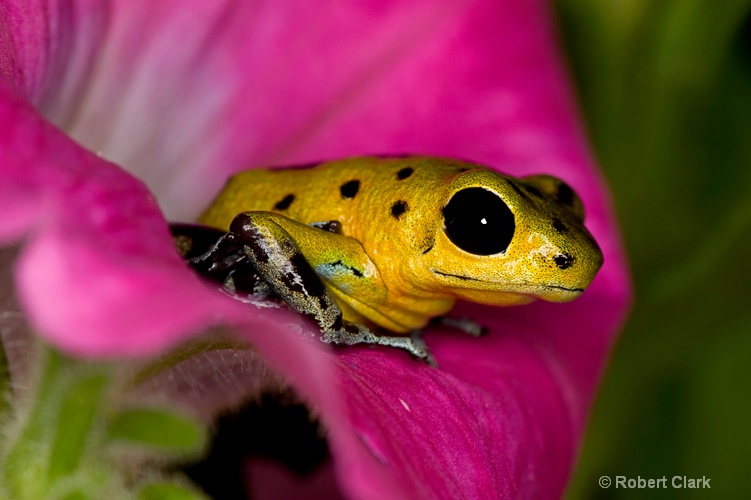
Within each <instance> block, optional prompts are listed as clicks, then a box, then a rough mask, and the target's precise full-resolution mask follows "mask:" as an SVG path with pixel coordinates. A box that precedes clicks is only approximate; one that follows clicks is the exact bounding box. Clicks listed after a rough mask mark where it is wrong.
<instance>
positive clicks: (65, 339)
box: [0, 0, 629, 498]
mask: <svg viewBox="0 0 751 500" xmlns="http://www.w3.org/2000/svg"><path fill="white" fill-rule="evenodd" d="M209 4H210V5H209ZM39 5H41V4H39ZM61 5H62V4H61ZM61 5H57V4H55V9H53V15H51V16H50V17H49V18H47V19H46V21H47V22H48V23H49V24H48V25H45V23H44V22H42V21H38V20H39V19H43V18H44V16H40V14H39V12H41V10H38V11H36V14H35V15H34V16H32V17H33V18H34V19H35V20H37V22H35V23H32V26H33V27H36V28H38V29H39V30H42V31H44V30H46V31H45V33H47V34H48V35H49V36H50V39H51V40H52V43H50V44H48V45H45V44H44V43H41V42H40V40H44V39H45V36H42V35H44V33H42V34H41V35H40V33H39V31H35V30H34V29H30V28H29V29H27V27H26V26H25V25H23V26H22V24H23V23H20V21H19V20H20V19H23V18H24V15H25V14H28V12H25V11H23V9H18V8H11V9H10V10H9V12H10V14H8V13H7V12H5V13H4V14H5V15H6V26H8V27H9V28H10V33H11V34H12V36H11V37H10V39H11V41H12V42H13V43H7V44H6V46H8V47H10V49H9V50H8V51H5V52H3V51H0V53H1V54H4V55H3V57H4V59H3V58H0V68H1V69H2V70H3V74H4V75H5V76H6V79H7V80H8V81H9V82H10V83H11V84H12V85H13V86H14V87H15V88H16V89H17V91H19V92H20V93H21V94H22V95H23V96H25V97H28V98H30V99H31V100H32V102H34V104H35V105H36V106H37V107H38V108H39V109H40V110H41V111H42V112H43V113H44V114H45V115H46V116H47V117H49V118H50V119H51V120H52V121H53V122H54V123H57V124H58V125H60V126H62V127H64V129H65V130H66V131H67V132H68V133H70V134H71V135H72V136H73V137H75V138H76V139H77V140H79V141H81V142H82V143H83V144H85V145H86V146H87V147H89V148H90V149H91V150H92V151H96V152H100V153H102V154H103V155H105V156H106V157H108V158H111V159H114V160H116V161H117V162H118V163H120V164H123V165H125V166H127V167H129V168H130V169H132V170H133V171H134V172H137V173H138V174H139V175H140V176H142V177H143V178H144V179H145V180H146V181H147V182H148V183H149V185H150V186H151V187H152V188H153V189H154V191H155V192H156V193H157V194H158V195H159V200H160V203H161V204H162V205H163V206H164V207H165V209H166V210H167V211H168V213H169V214H171V215H173V216H180V217H189V216H191V215H193V214H195V213H197V211H199V210H200V209H201V207H202V205H203V203H202V201H207V200H209V199H210V198H211V196H212V195H213V193H214V191H215V189H216V188H218V186H219V185H220V184H221V183H222V182H223V181H224V179H225V177H226V175H227V173H229V172H231V171H235V170H238V169H240V168H244V167H247V166H250V165H262V164H284V163H290V162H294V161H309V160H315V159H319V158H327V157H333V156H346V155H351V154H362V153H371V152H381V153H382V152H420V153H432V154H441V155H450V156H459V157H464V158H469V159H473V160H477V161H481V162H484V163H487V164H490V165H493V166H495V167H498V168H499V169H500V170H503V171H506V172H509V173H511V174H515V175H524V174H528V173H533V172H548V173H551V174H554V175H558V176H560V177H562V178H564V179H565V180H567V182H569V183H570V184H571V185H572V186H573V187H574V188H575V189H576V190H577V191H578V192H579V194H580V195H581V196H582V198H583V200H584V203H585V206H586V208H587V211H588V218H587V225H588V227H589V228H590V230H591V231H592V233H593V234H594V235H595V237H596V239H597V240H598V242H599V243H600V245H601V247H602V249H603V252H604V254H605V266H604V267H603V269H602V271H601V272H600V275H599V276H598V277H597V279H596V280H595V282H594V284H593V285H592V287H591V288H590V289H589V290H588V291H587V292H586V294H585V295H584V296H583V297H582V298H581V299H579V300H577V301H576V302H574V303H572V304H566V305H552V304H534V305H531V306H526V307H523V308H518V309H507V310H499V309H491V308H486V307H480V306H475V305H462V306H461V307H460V310H459V312H460V313H464V314H467V315H470V316H472V317H473V318H475V319H477V320H479V321H481V322H482V323H484V324H486V325H488V326H490V327H491V334H490V335H489V336H488V337H486V338H483V339H479V340H477V339H469V338H465V337H462V336H461V335H457V334H455V333H450V334H449V333H443V332H441V333H438V332H436V333H431V334H429V335H428V337H427V340H428V342H429V344H430V345H431V347H432V348H433V350H434V352H435V354H436V356H437V358H438V361H439V364H440V369H439V370H433V369H429V368H428V367H425V366H423V365H421V364H419V363H415V362H413V361H411V360H409V359H408V358H406V357H405V356H404V355H402V354H401V353H396V352H391V351H388V350H376V351H373V350H370V349H351V350H348V351H346V352H345V353H344V354H342V355H338V356H335V357H332V358H329V355H325V354H323V353H321V352H320V351H317V350H315V349H312V348H311V347H310V345H309V344H308V343H307V342H299V339H295V338H292V337H290V335H289V333H288V332H285V328H280V327H278V326H276V327H275V326H274V323H273V322H274V321H276V320H277V319H278V318H277V316H278V315H270V316H266V315H263V316H262V315H260V314H259V313H258V312H257V311H256V310H255V309H252V308H250V307H239V306H238V305H237V304H233V303H230V302H228V301H225V300H220V299H219V298H217V296H216V294H213V293H211V292H210V291H209V290H207V289H205V288H204V287H203V285H202V284H200V283H199V282H198V280H197V279H196V278H195V277H193V276H192V275H190V273H187V272H186V271H185V269H184V268H183V267H182V264H181V263H180V262H179V259H177V257H176V255H175V254H174V252H173V251H172V249H171V248H170V241H169V237H168V235H167V233H166V229H165V227H164V221H163V219H162V218H161V216H160V215H159V213H158V211H157V210H156V207H155V205H154V204H153V203H152V202H150V201H149V199H148V197H147V194H146V191H145V190H144V188H143V186H142V185H141V184H140V183H138V182H137V181H135V180H134V179H132V178H130V177H128V176H127V175H124V174H123V173H122V172H120V171H118V170H117V169H116V168H115V167H113V166H112V165H110V164H107V163H105V162H103V161H102V160H100V159H98V158H96V157H95V156H93V155H90V154H87V153H85V152H83V151H82V150H80V149H79V148H77V147H75V145H74V144H73V143H72V142H71V141H69V140H68V139H66V138H65V137H63V136H62V135H61V134H59V133H58V132H56V131H55V130H53V129H52V128H51V127H49V126H48V125H46V124H44V123H43V122H42V121H41V120H40V119H39V118H38V117H37V116H35V115H34V114H33V112H31V110H29V109H28V107H26V105H24V104H23V103H22V101H21V100H20V99H19V98H18V97H17V96H16V95H15V94H14V93H13V92H12V91H11V90H10V89H9V88H8V87H7V86H5V87H1V88H0V90H2V94H0V136H2V138H1V139H0V140H2V141H3V144H0V147H1V148H2V149H1V150H0V200H2V202H0V203H2V208H3V210H4V213H8V214H11V215H12V217H11V220H9V221H2V222H0V238H5V239H6V240H9V239H15V238H17V237H18V236H20V235H21V234H26V235H27V238H28V242H29V246H28V248H27V249H26V251H25V252H24V255H23V257H22V260H21V264H20V266H19V269H18V272H17V276H18V287H19V293H20V294H21V295H22V298H23V299H24V305H25V307H26V309H27V312H28V313H29V316H30V318H31V319H32V320H33V321H34V324H35V325H36V326H37V327H38V328H39V330H40V333H43V334H45V335H47V336H48V337H49V338H51V339H53V340H54V341H56V342H58V343H60V344H61V345H64V346H67V347H68V348H69V349H74V350H76V351H78V352H82V353H89V354H100V355H101V354H109V355H112V354H138V353H146V352H151V351H153V350H154V349H160V348H164V347H166V346H168V345H171V344H172V343H173V342H174V341H176V340H178V339H180V338H184V337H185V336H187V335H189V334H191V333H192V332H191V331H190V329H191V326H192V328H194V329H196V330H197V329H200V328H202V327H204V326H206V325H208V324H212V323H216V322H227V323H233V324H240V323H246V322H252V324H253V325H254V327H255V328H254V329H252V330H251V329H250V328H245V330H246V331H247V332H248V335H250V336H251V338H252V339H253V342H254V345H256V346H257V347H258V348H259V349H260V350H261V351H262V352H264V353H265V354H266V355H267V356H268V357H269V359H270V360H271V361H272V363H274V364H275V365H276V366H277V368H278V369H279V370H280V372H281V373H283V374H284V375H285V376H286V377H288V378H289V379H290V380H291V381H292V382H293V384H295V386H296V387H297V388H298V389H299V390H300V392H301V394H302V395H303V396H305V397H307V398H308V399H309V400H310V401H311V403H312V405H313V406H314V407H315V408H316V410H317V411H318V412H319V413H320V414H321V416H322V419H323V420H324V422H325V423H326V424H327V427H328V429H329V432H330V439H331V443H332V448H333V451H334V455H335V459H336V464H337V470H338V474H339V479H340V482H341V484H342V485H343V487H344V489H345V491H346V492H347V493H348V494H350V495H352V496H354V497H363V498H365V497H389V498H407V497H413V496H423V497H443V498H449V497H467V498H483V497H487V498H496V497H499V496H501V497H518V496H522V497H543V498H547V497H551V496H558V495H560V492H561V491H562V489H563V487H564V485H565V482H566V479H567V477H568V475H569V473H570V469H571V464H572V460H573V458H574V456H575V454H576V448H577V445H578V442H579V440H580V436H581V433H582V430H583V426H584V421H585V418H586V413H587V411H588V408H589V406H590V403H591V399H592V397H593V394H594V390H595V387H596V384H597V380H598V379H599V375H600V372H601V370H602V367H603V363H604V360H605V357H606V354H607V350H608V349H609V347H610V345H611V344H612V341H613V338H614V335H615V332H616V331H617V328H618V325H619V324H620V322H621V321H622V319H623V316H624V314H625V311H626V309H627V304H628V296H629V284H628V279H627V275H626V265H625V259H624V256H623V253H622V250H621V245H620V241H619V238H618V234H617V229H616V224H615V222H614V218H613V215H612V212H611V210H610V208H609V200H608V197H607V193H606V189H605V187H604V185H603V183H602V181H601V179H600V178H599V175H598V174H597V172H596V170H595V168H594V166H593V164H592V161H591V158H590V155H589V152H588V149H587V146H586V144H585V143H584V141H583V138H582V134H581V132H580V129H579V125H578V123H577V121H576V113H575V109H574V107H573V105H572V103H571V98H570V92H569V89H568V88H567V85H566V82H565V79H564V77H563V72H562V69H561V67H560V64H559V62H558V60H557V54H556V53H555V50H554V47H555V40H554V37H553V34H552V30H551V26H550V23H549V20H548V12H547V8H546V7H545V5H544V4H543V3H542V2H510V1H508V0H507V1H504V2H491V1H481V2H467V3H458V4H457V3H445V2H444V3H440V4H436V3H434V2H429V1H427V0H425V1H419V0H418V1H412V0H410V1H406V0H404V1H402V2H398V1H395V2H392V3H384V2H378V3H376V2H375V1H373V2H372V3H369V2H358V3H354V4H350V3H338V2H331V3H330V4H326V3H323V2H314V3H310V2H302V1H301V2H289V3H287V4H278V3H269V4H256V3H251V2H248V3H237V2H226V3H219V2H217V3H213V2H212V3H207V2H200V1H196V2H186V1H182V2H179V3H177V1H176V0H175V7H173V6H172V4H170V3H169V2H168V1H164V2H158V3H157V4H154V2H146V1H145V0H135V1H128V2H126V1H121V2H113V3H112V4H111V5H112V10H111V11H109V12H103V11H98V10H96V9H95V8H94V7H92V6H90V5H89V3H88V2H86V3H84V2H82V3H79V4H74V6H73V7H70V10H66V8H65V7H63V6H61ZM196 9H198V10H196ZM63 14H64V15H63ZM14 16H15V17H14ZM66 16H68V17H67V18H66ZM7 19H10V21H7ZM50 20H51V21H50ZM66 21H67V22H66ZM65 41H67V42H66V43H64V42H65ZM42 47H52V49H48V52H47V53H44V51H43V50H42V49H41V48H42ZM53 49H54V50H53ZM8 54H10V56H8ZM67 61H69V62H70V63H69V64H65V63H64V62H67ZM92 71H95V75H94V78H90V77H89V76H88V74H89V73H90V72H92ZM6 182H7V184H6ZM185 200H190V203H186V201H185ZM6 208H7V210H6ZM61 298H64V302H63V301H62V300H61ZM60 304H62V305H60ZM113 318H117V321H113ZM262 329H263V330H265V329H268V330H266V331H268V332H273V333H274V335H275V336H272V335H265V334H264V333H265V332H264V331H262ZM332 362H333V363H332ZM332 364H333V367H332ZM332 368H335V369H337V370H338V371H339V376H338V377H337V378H332V376H331V373H332V372H331V370H332Z"/></svg>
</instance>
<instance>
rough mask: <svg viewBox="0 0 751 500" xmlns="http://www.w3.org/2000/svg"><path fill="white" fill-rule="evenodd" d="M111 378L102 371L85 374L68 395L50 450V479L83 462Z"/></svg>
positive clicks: (71, 471)
mask: <svg viewBox="0 0 751 500" xmlns="http://www.w3.org/2000/svg"><path fill="white" fill-rule="evenodd" d="M107 381H108V380H107V377H105V376H103V375H100V374H95V375H90V376H82V377H80V378H79V379H78V380H74V381H73V382H72V383H71V385H70V387H69V388H68V389H67V391H66V393H65V394H64V396H63V400H62V401H61V404H60V409H59V411H58V418H57V422H56V424H57V425H56V428H55V435H54V438H53V441H52V450H51V452H50V464H49V470H48V476H49V479H50V482H53V481H55V480H56V479H58V478H60V477H62V476H64V475H67V474H71V473H73V472H74V471H75V470H76V469H77V468H78V466H79V464H80V463H81V459H82V457H83V454H84V451H85V448H86V444H87V442H88V441H89V440H90V435H91V430H92V424H93V422H94V418H95V417H96V415H97V413H98V411H99V410H100V408H101V404H102V393H103V391H104V389H105V388H106V387H107Z"/></svg>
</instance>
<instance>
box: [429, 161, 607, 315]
mask: <svg viewBox="0 0 751 500" xmlns="http://www.w3.org/2000/svg"><path fill="white" fill-rule="evenodd" d="M444 192H445V193H446V198H445V200H443V205H442V211H441V215H442V224H438V227H436V229H435V231H436V233H435V243H434V248H432V249H431V251H430V252H427V253H426V254H425V255H424V256H423V257H424V258H425V260H423V265H424V266H425V265H426V267H427V269H429V271H430V272H431V273H432V275H433V278H434V279H435V280H437V284H438V286H440V287H442V288H444V289H445V288H449V289H451V291H452V293H454V294H455V295H457V296H458V297H460V298H464V299H467V300H471V301H473V302H480V303H485V304H494V305H510V304H520V303H526V302H530V301H531V300H533V299H535V298H540V299H543V300H548V301H553V302H566V301H569V300H572V299H574V298H576V297H577V296H579V295H580V294H581V293H582V292H583V291H584V289H585V288H587V286H589V284H590V283H591V282H592V280H593V279H594V277H595V274H596V273H597V271H598V270H599V269H600V266H601V265H602V260H603V259H602V253H601V252H600V249H599V247H598V246H597V243H596V242H595V240H594V239H593V238H592V236H591V235H590V234H589V231H587V229H586V228H585V227H584V209H583V206H582V202H581V200H580V199H579V197H578V196H577V195H576V193H575V192H574V191H573V190H572V189H571V188H570V187H569V186H568V185H567V184H565V183H564V182H563V181H561V180H559V179H557V178H555V177H551V176H548V175H536V176H531V177H525V178H522V179H515V178H511V177H506V176H504V175H501V174H499V173H497V172H494V171H492V170H487V169H477V168H475V169H471V170H469V171H466V172H463V173H459V174H457V175H456V176H454V177H453V178H452V179H450V180H449V182H448V186H447V190H446V191H444Z"/></svg>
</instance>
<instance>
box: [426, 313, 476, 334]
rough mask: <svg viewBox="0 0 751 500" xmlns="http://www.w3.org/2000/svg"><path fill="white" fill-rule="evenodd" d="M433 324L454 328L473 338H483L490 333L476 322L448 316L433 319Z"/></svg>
mask: <svg viewBox="0 0 751 500" xmlns="http://www.w3.org/2000/svg"><path fill="white" fill-rule="evenodd" d="M431 323H433V324H434V325H442V326H447V327H449V328H454V329H456V330H460V331H462V332H464V333H466V334H468V335H471V336H473V337H482V336H483V335H486V334H487V333H488V331H489V330H488V327H486V326H483V325H481V324H479V323H477V322H476V321H472V320H471V319H469V318H450V317H448V316H439V317H437V318H433V320H432V321H431Z"/></svg>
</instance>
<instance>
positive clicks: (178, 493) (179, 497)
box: [138, 482, 208, 500]
mask: <svg viewBox="0 0 751 500" xmlns="http://www.w3.org/2000/svg"><path fill="white" fill-rule="evenodd" d="M205 499H208V497H207V496H206V495H204V494H203V493H201V492H199V491H197V490H195V489H192V488H189V487H186V486H183V485H179V484H174V483H163V482H160V483H151V484H149V485H148V486H146V487H145V488H143V489H142V490H141V491H140V492H139V494H138V500H205Z"/></svg>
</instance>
